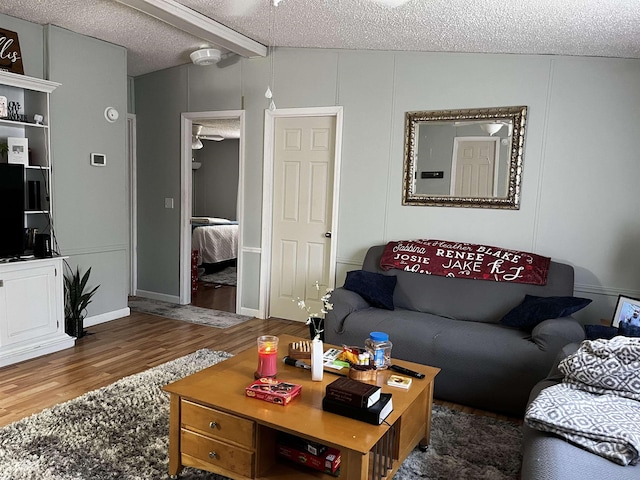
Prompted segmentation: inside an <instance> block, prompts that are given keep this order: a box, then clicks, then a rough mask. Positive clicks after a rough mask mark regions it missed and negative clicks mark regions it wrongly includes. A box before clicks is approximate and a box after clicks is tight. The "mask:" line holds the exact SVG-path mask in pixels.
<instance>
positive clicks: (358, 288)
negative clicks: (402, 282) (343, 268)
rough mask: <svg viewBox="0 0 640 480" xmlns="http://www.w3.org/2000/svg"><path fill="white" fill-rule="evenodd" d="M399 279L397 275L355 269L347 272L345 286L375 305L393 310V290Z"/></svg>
mask: <svg viewBox="0 0 640 480" xmlns="http://www.w3.org/2000/svg"><path fill="white" fill-rule="evenodd" d="M397 281H398V279H397V277H395V276H390V275H389V276H387V275H382V274H381V273H374V272H367V271H365V270H353V271H351V272H347V279H346V280H345V282H344V288H346V289H347V290H351V291H352V292H355V293H357V294H358V295H360V296H361V297H362V298H364V299H365V300H366V301H367V302H369V303H370V304H371V305H372V306H374V307H378V308H386V309H387V310H393V290H394V289H395V288H396V282H397Z"/></svg>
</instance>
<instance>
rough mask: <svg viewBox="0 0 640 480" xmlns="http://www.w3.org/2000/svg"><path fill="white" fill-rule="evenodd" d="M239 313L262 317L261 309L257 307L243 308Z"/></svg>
mask: <svg viewBox="0 0 640 480" xmlns="http://www.w3.org/2000/svg"><path fill="white" fill-rule="evenodd" d="M238 314H239V315H246V316H247V317H254V318H260V310H256V309H255V308H245V307H243V308H241V309H240V311H239V312H238Z"/></svg>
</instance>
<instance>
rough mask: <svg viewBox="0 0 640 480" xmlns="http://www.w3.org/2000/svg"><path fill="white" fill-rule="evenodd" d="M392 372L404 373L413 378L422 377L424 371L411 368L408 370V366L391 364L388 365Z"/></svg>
mask: <svg viewBox="0 0 640 480" xmlns="http://www.w3.org/2000/svg"><path fill="white" fill-rule="evenodd" d="M389 368H390V369H391V370H393V371H394V372H398V373H402V374H404V375H409V376H410V377H414V378H424V373H420V372H415V371H413V370H409V369H408V368H404V367H401V366H400V365H391V366H390V367H389Z"/></svg>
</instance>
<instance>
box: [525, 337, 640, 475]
mask: <svg viewBox="0 0 640 480" xmlns="http://www.w3.org/2000/svg"><path fill="white" fill-rule="evenodd" d="M578 347H579V344H577V343H575V344H569V345H567V346H565V347H564V348H563V349H562V351H561V353H560V354H559V356H558V358H557V361H556V362H555V363H554V366H553V368H552V369H551V373H549V375H548V376H547V378H545V379H544V380H542V381H541V382H539V383H538V384H537V385H536V386H535V387H534V388H533V390H532V391H531V396H530V398H529V403H530V402H532V401H533V399H534V398H536V397H537V396H538V394H539V393H540V391H541V390H543V389H544V388H547V387H550V386H551V385H555V384H557V383H559V382H561V381H562V378H563V375H562V373H561V372H560V371H559V370H558V369H557V365H558V363H559V362H560V360H562V359H563V358H564V357H566V356H567V355H570V354H572V353H574V352H575V351H576V350H577V349H578ZM523 433H524V435H523V448H522V471H521V480H574V479H575V480H632V479H633V480H638V479H640V464H639V465H635V466H626V467H623V466H621V465H618V464H616V463H614V462H612V461H610V460H607V459H606V458H602V457H600V456H598V455H595V454H593V453H591V452H587V451H586V450H583V449H581V448H579V447H576V446H574V445H572V444H571V443H569V442H567V441H566V440H564V439H562V438H560V437H558V436H556V435H552V434H550V433H545V432H541V431H538V430H534V429H532V428H529V427H528V426H526V425H524V426H523Z"/></svg>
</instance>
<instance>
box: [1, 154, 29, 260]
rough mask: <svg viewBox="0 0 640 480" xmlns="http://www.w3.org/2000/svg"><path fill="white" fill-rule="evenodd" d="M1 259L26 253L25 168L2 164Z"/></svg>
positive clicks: (18, 165)
mask: <svg viewBox="0 0 640 480" xmlns="http://www.w3.org/2000/svg"><path fill="white" fill-rule="evenodd" d="M0 231H1V232H2V233H0V258H11V257H18V256H20V255H22V254H23V253H24V166H23V165H20V164H15V163H0Z"/></svg>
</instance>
